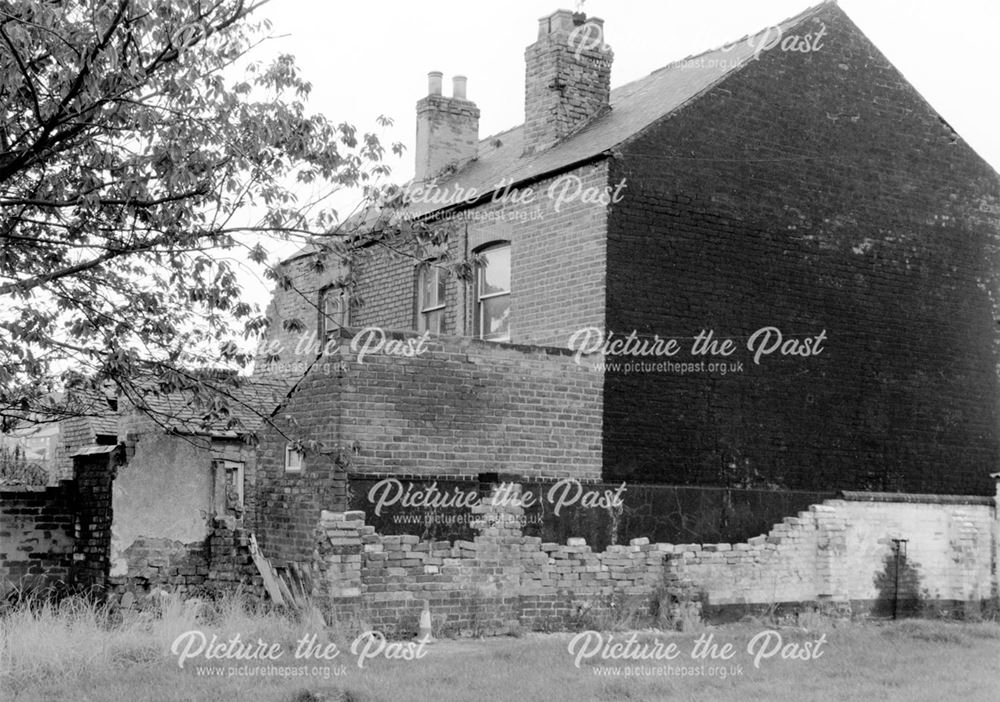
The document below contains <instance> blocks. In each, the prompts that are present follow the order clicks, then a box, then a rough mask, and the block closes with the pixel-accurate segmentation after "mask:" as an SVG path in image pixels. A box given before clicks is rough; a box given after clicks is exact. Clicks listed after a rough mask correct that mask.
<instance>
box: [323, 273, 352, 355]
mask: <svg viewBox="0 0 1000 702" xmlns="http://www.w3.org/2000/svg"><path fill="white" fill-rule="evenodd" d="M334 299H336V300H339V301H340V310H339V312H338V313H337V314H330V312H329V311H328V310H327V304H328V303H329V302H330V301H331V300H334ZM350 303H351V300H350V296H349V295H348V294H347V289H346V288H343V287H339V286H336V285H330V286H328V287H325V288H323V289H322V290H320V291H319V305H318V306H319V323H320V327H319V332H320V333H319V340H320V342H322V343H324V344H325V343H326V342H327V340H329V338H330V334H331V333H333V332H334V331H339V330H340V329H341V328H345V327H349V326H351V304H350ZM332 324H333V325H339V326H338V327H336V328H334V327H332V326H331V325H332Z"/></svg>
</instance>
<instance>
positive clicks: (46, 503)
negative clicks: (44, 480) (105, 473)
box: [0, 480, 76, 596]
mask: <svg viewBox="0 0 1000 702" xmlns="http://www.w3.org/2000/svg"><path fill="white" fill-rule="evenodd" d="M75 492H76V486H75V485H74V484H73V483H72V482H71V481H65V480H64V481H62V482H60V483H59V485H58V486H54V487H53V486H50V487H46V488H41V487H12V486H6V487H0V596H3V595H6V594H7V592H8V590H10V589H19V590H20V589H24V590H33V589H35V588H44V587H49V586H55V585H58V584H60V583H65V582H68V581H69V579H70V574H71V572H72V568H73V543H74V539H73V519H74V512H73V498H74V496H75Z"/></svg>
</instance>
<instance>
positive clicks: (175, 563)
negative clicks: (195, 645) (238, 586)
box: [109, 420, 256, 589]
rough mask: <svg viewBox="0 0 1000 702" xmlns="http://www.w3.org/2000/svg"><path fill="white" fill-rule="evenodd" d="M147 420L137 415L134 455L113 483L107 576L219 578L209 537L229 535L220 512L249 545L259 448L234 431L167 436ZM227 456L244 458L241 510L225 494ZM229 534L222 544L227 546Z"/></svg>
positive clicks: (129, 582)
mask: <svg viewBox="0 0 1000 702" xmlns="http://www.w3.org/2000/svg"><path fill="white" fill-rule="evenodd" d="M142 427H143V423H142V422H141V421H139V420H136V421H134V422H133V423H131V424H130V430H131V431H130V433H129V439H130V443H129V445H128V446H129V454H130V456H129V460H128V462H127V463H125V464H124V465H122V466H120V467H119V468H118V470H117V473H116V475H115V478H114V481H113V483H112V485H111V511H112V515H113V518H112V520H111V530H110V531H111V536H110V543H109V559H110V571H109V576H110V580H109V582H110V583H111V584H112V585H114V586H115V587H130V586H137V587H140V588H145V589H148V588H150V587H153V586H160V587H165V586H173V587H182V588H190V587H193V586H198V585H203V584H205V583H206V582H207V581H212V580H216V579H217V578H215V577H211V576H210V573H209V569H210V566H211V565H212V563H211V559H210V541H211V539H216V540H218V539H219V538H222V537H223V536H225V535H224V534H220V531H219V530H220V528H221V527H220V526H219V525H220V523H222V522H220V520H224V522H225V523H226V524H229V523H230V522H231V526H229V527H228V532H233V531H234V530H236V529H238V530H239V531H240V533H239V534H238V535H234V534H233V533H228V532H227V533H228V536H225V539H228V540H229V541H232V540H234V539H235V540H236V541H237V542H239V541H240V540H242V541H243V542H244V543H243V545H244V546H245V545H246V543H245V542H246V533H245V532H244V531H243V525H244V523H246V524H252V522H253V514H254V510H255V508H256V491H255V489H254V484H255V483H254V481H255V473H256V471H255V470H254V466H255V455H254V452H253V450H252V449H251V448H250V447H248V446H246V445H244V444H243V443H241V442H240V441H239V440H237V439H231V440H230V439H221V438H209V437H197V436H169V435H167V434H165V433H162V432H160V431H155V430H154V431H149V430H148V429H147V430H146V431H141V429H142ZM224 460H230V461H237V462H241V463H243V465H244V481H243V491H244V504H243V509H242V510H239V509H234V508H233V504H234V503H233V502H232V500H229V501H227V492H226V491H227V487H226V483H225V475H224V468H223V467H222V466H220V465H219V462H220V461H224ZM164 496H169V499H164ZM225 539H223V541H220V542H219V547H218V548H220V549H223V550H225V551H226V552H227V553H228V550H229V547H227V546H223V542H224V541H225ZM244 555H245V554H244ZM237 565H243V564H237ZM231 570H232V568H225V569H223V571H225V572H227V573H228V571H231ZM237 570H238V569H237ZM229 574H230V575H231V573H229ZM228 577H229V576H228V575H227V578H228Z"/></svg>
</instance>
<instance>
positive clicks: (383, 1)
mask: <svg viewBox="0 0 1000 702" xmlns="http://www.w3.org/2000/svg"><path fill="white" fill-rule="evenodd" d="M814 4H816V3H815V2H810V0H754V1H753V2H749V1H748V0H700V1H698V2H691V1H685V2H679V1H676V0H629V1H624V0H617V1H613V0H587V2H586V3H585V4H584V8H583V9H584V11H585V12H586V13H587V14H588V15H589V16H597V17H601V18H603V19H604V20H605V41H606V42H607V43H608V44H609V45H611V47H612V49H613V50H614V54H615V57H614V64H613V67H612V72H611V85H612V87H616V86H618V85H622V84H624V83H627V82H629V81H632V80H635V79H637V78H641V77H642V76H645V75H647V74H649V73H651V72H652V71H654V70H656V69H657V68H660V67H662V66H664V65H666V64H668V63H670V62H671V61H674V60H677V59H680V58H684V57H685V56H689V55H691V54H697V53H701V52H702V51H704V50H706V49H709V48H713V47H717V46H720V45H722V44H725V43H727V42H730V41H732V40H734V39H738V38H740V37H742V36H744V35H746V34H751V33H754V32H757V31H758V30H761V29H763V28H765V27H768V26H771V25H774V24H777V23H778V22H780V21H781V20H784V19H786V18H788V17H791V16H794V15H796V14H798V13H799V12H801V11H802V10H804V9H806V8H807V7H809V6H810V5H814ZM840 6H841V8H843V10H844V11H845V12H846V13H847V14H848V15H849V16H850V17H851V18H852V19H853V20H854V22H855V23H856V24H857V25H858V26H859V27H860V28H861V29H862V31H864V32H865V33H866V34H867V35H868V37H869V38H870V39H871V40H872V41H874V43H875V44H876V45H877V46H878V47H879V48H880V49H881V50H882V52H883V53H884V54H885V55H886V56H887V57H888V58H889V60H890V61H892V62H893V64H895V66H896V67H897V68H898V69H899V70H900V71H902V73H903V75H904V76H906V78H907V79H908V80H909V81H910V82H911V83H912V84H913V85H914V86H915V87H916V88H917V90H918V91H919V92H920V93H921V94H922V95H923V96H924V97H925V98H926V99H927V100H928V101H929V102H930V104H931V105H933V106H934V107H935V108H936V109H937V110H938V112H939V113H940V114H941V115H942V116H943V117H944V118H945V119H946V120H947V121H948V122H949V123H951V125H952V126H953V127H954V128H955V130H956V131H957V132H958V133H959V134H960V135H961V136H962V137H963V138H964V139H965V140H966V141H967V142H969V143H970V144H971V145H972V147H973V148H974V149H976V151H978V152H979V154H980V155H982V156H983V157H984V158H985V159H986V160H988V161H989V162H990V163H991V164H992V165H993V166H994V168H996V169H997V170H1000V128H998V127H997V125H998V124H1000V80H998V78H1000V76H998V73H1000V71H998V68H1000V58H998V52H997V49H996V36H997V31H998V30H1000V0H841V2H840ZM559 8H567V9H575V8H576V2H575V0H508V1H507V2H495V3H489V2H482V1H481V0H480V1H479V2H472V1H470V0H423V1H422V2H414V1H413V0H368V1H357V2H355V1H353V0H348V1H339V0H338V1H334V0H272V1H271V2H270V4H268V5H266V6H265V7H264V8H263V9H262V10H261V11H260V12H261V13H262V14H263V15H265V16H267V17H268V18H270V19H271V20H272V21H273V23H274V29H273V33H274V34H276V35H286V36H283V37H281V38H278V39H276V40H274V41H272V42H270V43H268V44H266V45H265V46H264V47H262V48H261V49H260V50H259V53H258V54H257V56H258V57H259V58H261V59H266V58H268V57H269V56H272V55H276V54H277V53H280V52H287V53H291V54H293V55H294V56H295V57H296V58H297V60H298V63H299V65H300V66H301V68H302V70H303V72H304V74H305V76H306V78H307V79H309V80H311V81H312V83H313V86H314V90H313V95H312V97H311V99H310V109H311V111H314V112H322V113H324V114H326V115H327V116H328V117H330V118H331V119H334V120H336V121H342V120H346V121H348V122H351V123H353V124H355V125H356V126H358V128H359V129H361V130H376V127H375V118H376V117H377V116H378V115H381V114H384V115H387V116H389V117H392V118H393V119H394V120H395V126H394V127H393V128H391V129H389V130H387V131H382V132H381V134H382V135H384V137H385V138H386V139H387V140H388V141H396V140H398V141H402V142H403V143H405V144H406V145H407V147H408V151H407V153H406V155H405V156H404V157H403V158H402V159H394V160H392V161H391V163H392V165H393V167H394V175H395V178H394V180H397V181H398V182H403V181H405V180H407V179H409V178H410V176H411V175H412V173H413V162H412V160H413V156H412V147H413V141H414V130H415V124H414V104H415V103H416V101H417V100H418V99H420V98H421V97H423V96H424V95H425V94H426V92H427V77H426V76H427V72H428V71H432V70H439V71H442V72H444V74H445V86H446V87H445V91H444V92H445V94H446V95H450V93H451V87H450V86H451V76H453V75H455V74H464V75H466V76H468V79H469V87H468V97H469V98H470V99H471V100H474V101H475V102H476V103H477V105H478V106H479V108H480V110H481V112H482V116H481V118H480V136H481V137H485V136H487V135H489V134H493V133H496V132H500V131H503V130H505V129H508V128H510V127H512V126H515V125H517V124H520V123H521V122H522V121H523V118H524V111H523V110H524V104H523V103H524V49H525V47H526V46H527V45H528V44H530V43H532V42H533V41H534V40H535V37H536V32H537V26H538V18H539V17H542V16H544V15H548V14H550V13H551V12H552V11H554V10H556V9H559ZM376 131H377V130H376Z"/></svg>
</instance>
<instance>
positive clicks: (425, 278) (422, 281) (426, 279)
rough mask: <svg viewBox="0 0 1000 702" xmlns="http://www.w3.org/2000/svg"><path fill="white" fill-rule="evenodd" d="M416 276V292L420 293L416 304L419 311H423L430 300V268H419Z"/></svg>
mask: <svg viewBox="0 0 1000 702" xmlns="http://www.w3.org/2000/svg"><path fill="white" fill-rule="evenodd" d="M418 276H419V277H418V280H417V290H419V291H420V294H419V303H418V304H419V305H420V309H425V308H427V307H428V304H427V302H428V300H430V282H431V281H430V278H431V276H430V266H424V267H423V268H421V269H420V273H419V274H418Z"/></svg>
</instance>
